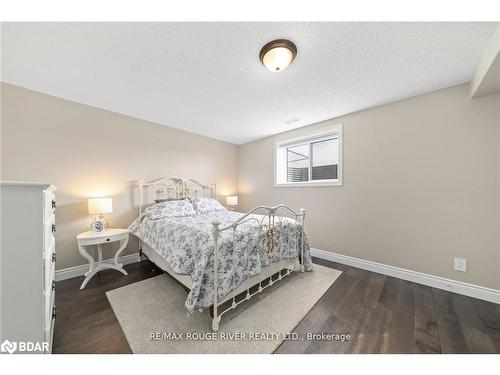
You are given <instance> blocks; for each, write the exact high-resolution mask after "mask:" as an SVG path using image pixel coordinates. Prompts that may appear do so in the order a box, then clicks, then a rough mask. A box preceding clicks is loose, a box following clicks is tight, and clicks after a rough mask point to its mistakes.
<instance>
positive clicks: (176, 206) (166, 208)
mask: <svg viewBox="0 0 500 375" xmlns="http://www.w3.org/2000/svg"><path fill="white" fill-rule="evenodd" d="M144 212H145V213H146V214H147V215H148V216H149V218H150V219H151V220H158V219H163V218H165V217H184V216H195V215H196V211H195V210H194V207H193V205H192V204H191V202H189V200H187V199H183V200H175V201H164V202H160V203H156V204H154V205H152V206H150V207H148V208H146V209H145V210H144Z"/></svg>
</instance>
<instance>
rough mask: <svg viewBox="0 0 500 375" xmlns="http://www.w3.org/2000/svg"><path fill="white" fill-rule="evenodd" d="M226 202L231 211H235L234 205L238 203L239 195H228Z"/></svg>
mask: <svg viewBox="0 0 500 375" xmlns="http://www.w3.org/2000/svg"><path fill="white" fill-rule="evenodd" d="M226 204H227V205H228V206H229V209H230V210H231V211H234V207H235V206H237V205H238V196H237V195H228V196H227V197H226Z"/></svg>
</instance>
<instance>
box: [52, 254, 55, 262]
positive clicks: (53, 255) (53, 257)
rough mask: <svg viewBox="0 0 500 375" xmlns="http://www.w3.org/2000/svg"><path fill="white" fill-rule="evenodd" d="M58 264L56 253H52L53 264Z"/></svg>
mask: <svg viewBox="0 0 500 375" xmlns="http://www.w3.org/2000/svg"><path fill="white" fill-rule="evenodd" d="M55 262H56V253H52V263H55Z"/></svg>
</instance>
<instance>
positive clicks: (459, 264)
mask: <svg viewBox="0 0 500 375" xmlns="http://www.w3.org/2000/svg"><path fill="white" fill-rule="evenodd" d="M454 268H455V271H460V272H467V259H465V258H455V262H454Z"/></svg>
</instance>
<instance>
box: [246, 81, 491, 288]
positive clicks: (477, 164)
mask: <svg viewBox="0 0 500 375" xmlns="http://www.w3.org/2000/svg"><path fill="white" fill-rule="evenodd" d="M339 122H342V123H343V137H344V143H343V148H344V153H343V169H344V174H343V186H336V187H273V167H274V166H273V160H274V158H273V152H274V151H273V150H274V143H275V141H283V140H286V139H288V138H297V137H300V136H302V135H305V134H307V133H308V132H311V131H314V132H316V131H318V130H319V129H320V128H322V127H325V126H328V125H331V124H336V123H339ZM499 131H500V96H498V95H496V96H487V97H483V98H479V99H474V100H470V99H469V91H468V85H460V86H456V87H452V88H449V89H445V90H441V91H438V92H435V93H430V94H426V95H421V96H418V97H415V98H411V99H407V100H404V101H400V102H396V103H391V104H388V105H384V106H381V107H378V108H373V109H370V110H366V111H363V112H358V113H354V114H351V115H348V116H344V117H341V118H338V119H332V120H328V121H325V122H323V123H319V124H315V125H311V126H309V127H306V128H301V129H298V130H295V131H290V132H287V133H283V134H279V135H277V136H274V137H270V138H266V139H262V140H259V141H256V142H252V143H248V144H245V145H242V146H240V147H239V151H238V152H239V168H238V171H239V194H240V202H241V204H240V207H239V208H240V209H243V210H248V209H250V208H251V207H253V206H255V205H257V204H262V203H265V204H278V203H284V204H287V205H290V206H291V207H294V208H297V209H298V208H301V207H304V208H306V209H307V225H306V226H307V230H308V233H309V237H310V240H311V245H312V247H315V248H319V249H322V250H327V251H333V252H336V253H340V254H344V255H349V256H353V257H357V258H361V259H366V260H371V261H375V262H380V263H384V264H388V265H392V266H397V267H402V268H406V269H410V270H415V271H419V272H424V273H428V274H432V275H437V276H442V277H446V278H450V279H455V280H460V281H464V282H469V283H473V284H478V285H482V286H486V287H491V288H496V289H500V243H499V212H500V206H499V184H500V181H499V173H500V172H499V165H500V159H499V150H500V149H499V142H500V135H499ZM453 257H465V258H467V260H468V272H466V273H461V272H458V271H454V270H453Z"/></svg>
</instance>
